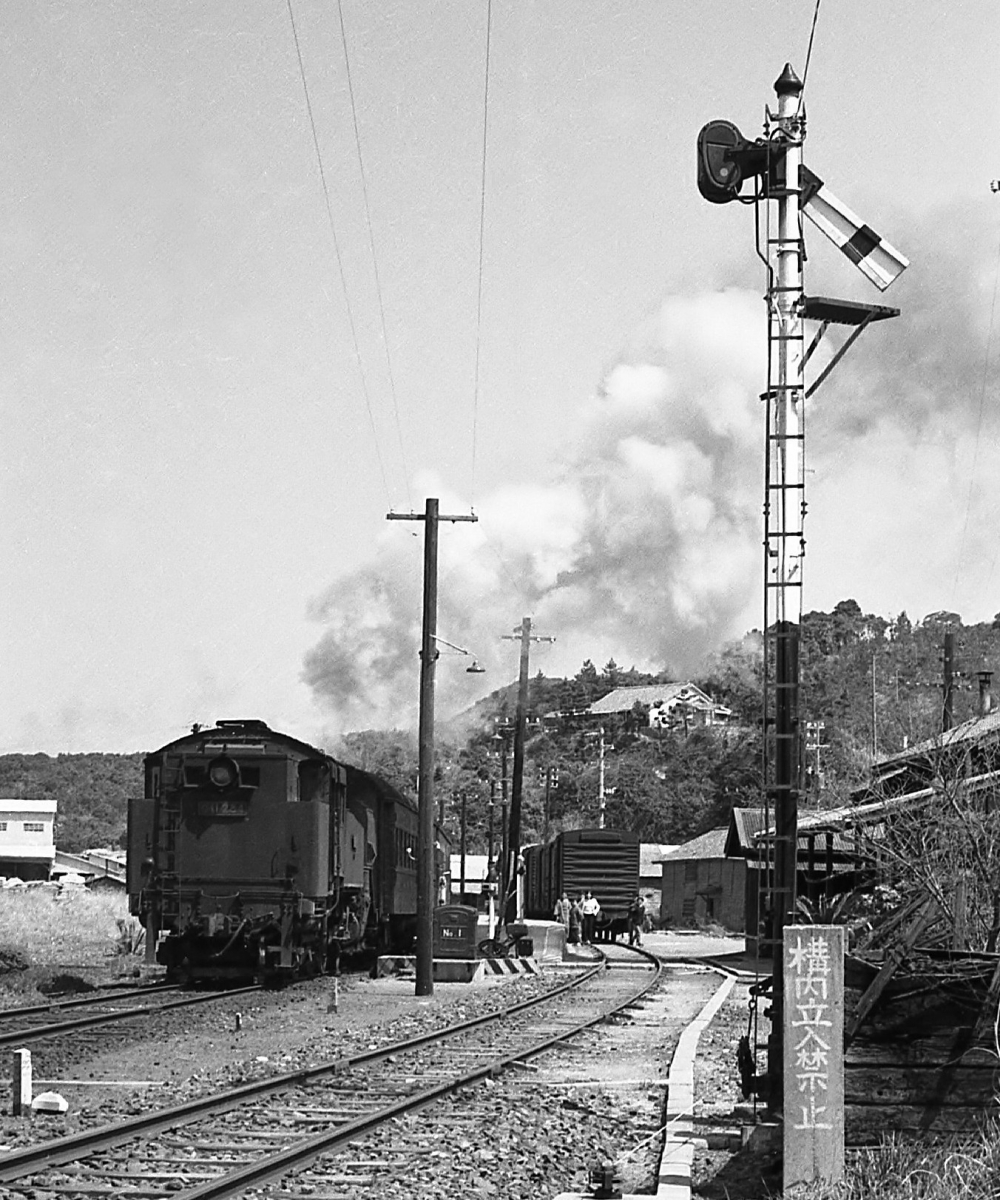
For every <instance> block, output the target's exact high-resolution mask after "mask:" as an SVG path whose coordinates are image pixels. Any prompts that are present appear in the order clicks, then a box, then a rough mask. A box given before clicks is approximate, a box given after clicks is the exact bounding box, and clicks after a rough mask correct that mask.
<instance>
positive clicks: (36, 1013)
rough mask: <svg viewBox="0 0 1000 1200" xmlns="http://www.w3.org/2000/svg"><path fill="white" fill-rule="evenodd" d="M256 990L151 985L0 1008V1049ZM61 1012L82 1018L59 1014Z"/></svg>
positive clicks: (256, 988) (255, 986) (254, 987)
mask: <svg viewBox="0 0 1000 1200" xmlns="http://www.w3.org/2000/svg"><path fill="white" fill-rule="evenodd" d="M258 991H260V987H259V986H258V985H254V986H252V987H245V988H232V989H229V990H228V991H222V992H187V993H183V994H182V989H181V988H179V987H177V986H175V985H173V984H154V985H152V986H149V987H144V988H132V989H131V990H124V991H121V992H116V993H105V992H102V993H90V994H88V995H86V996H81V997H75V998H74V999H72V1000H55V1001H52V1002H50V1003H47V1004H32V1005H24V1006H20V1007H16V1008H5V1009H0V1047H2V1046H24V1045H27V1044H29V1043H31V1042H38V1041H42V1040H44V1039H47V1038H56V1037H62V1036H65V1035H67V1034H72V1033H76V1032H78V1031H80V1030H83V1029H90V1028H92V1027H94V1026H98V1025H110V1024H115V1023H117V1022H119V1021H130V1020H136V1019H139V1018H142V1017H155V1016H158V1015H159V1014H160V1013H164V1012H168V1011H170V1010H171V1009H175V1008H187V1007H190V1006H191V1005H197V1004H208V1003H211V1002H212V1001H213V1000H222V999H229V998H231V997H234V996H241V995H243V994H245V993H247V992H258ZM147 997H148V998H149V999H150V1003H148V1004H136V999H137V998H141V999H143V1000H145V999H146V998H147ZM63 1013H72V1014H77V1013H79V1014H81V1015H62V1014H63Z"/></svg>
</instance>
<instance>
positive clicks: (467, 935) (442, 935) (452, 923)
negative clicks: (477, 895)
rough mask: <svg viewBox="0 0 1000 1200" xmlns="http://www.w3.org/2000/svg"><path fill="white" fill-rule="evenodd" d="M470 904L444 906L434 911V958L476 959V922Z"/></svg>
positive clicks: (476, 915)
mask: <svg viewBox="0 0 1000 1200" xmlns="http://www.w3.org/2000/svg"><path fill="white" fill-rule="evenodd" d="M478 916H479V914H478V913H477V912H476V910H475V909H474V908H473V907H472V906H471V905H469V904H442V905H441V906H440V907H439V908H436V909H435V910H434V957H435V958H475V957H476V920H477V918H478Z"/></svg>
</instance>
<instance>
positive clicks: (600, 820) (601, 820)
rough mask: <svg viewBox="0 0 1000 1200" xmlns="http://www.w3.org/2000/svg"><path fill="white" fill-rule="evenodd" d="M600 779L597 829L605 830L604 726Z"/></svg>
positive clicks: (602, 728)
mask: <svg viewBox="0 0 1000 1200" xmlns="http://www.w3.org/2000/svg"><path fill="white" fill-rule="evenodd" d="M598 779H599V783H598V788H597V791H598V804H599V808H598V814H597V828H598V829H603V828H604V808H605V803H604V726H603V725H602V726H601V742H600V766H599V768H598Z"/></svg>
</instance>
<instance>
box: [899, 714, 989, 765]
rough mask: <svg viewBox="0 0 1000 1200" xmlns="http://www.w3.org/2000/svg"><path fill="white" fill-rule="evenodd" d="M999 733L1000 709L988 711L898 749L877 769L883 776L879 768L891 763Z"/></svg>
mask: <svg viewBox="0 0 1000 1200" xmlns="http://www.w3.org/2000/svg"><path fill="white" fill-rule="evenodd" d="M998 734H1000V709H997V710H996V711H995V712H991V713H987V714H986V716H985V717H973V718H972V719H971V720H969V721H963V722H962V723H961V725H954V726H952V728H951V729H946V730H944V731H942V732H941V733H939V734H936V735H935V736H934V737H932V738H927V739H926V740H925V741H922V742H916V743H915V744H914V745H912V746H908V747H907V748H906V749H905V750H897V751H896V753H895V754H887V755H886V756H885V757H884V758H880V759H879V760H878V761H877V762H876V763H875V770H876V771H877V772H879V774H880V776H881V774H882V772H881V771H880V770H879V768H881V767H883V766H888V765H890V764H891V763H899V762H907V761H908V760H909V759H913V758H919V757H920V756H922V755H924V754H929V753H933V752H934V751H939V750H942V749H944V748H945V747H947V746H955V745H962V744H963V743H964V742H976V741H979V740H980V739H982V738H987V737H991V736H992V737H995V736H997V735H998Z"/></svg>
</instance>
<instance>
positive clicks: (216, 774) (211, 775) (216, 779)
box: [208, 754, 240, 792]
mask: <svg viewBox="0 0 1000 1200" xmlns="http://www.w3.org/2000/svg"><path fill="white" fill-rule="evenodd" d="M239 781H240V769H239V767H238V766H237V765H236V763H234V762H233V760H232V759H231V758H226V756H225V755H221V754H220V755H219V757H218V758H213V759H212V761H211V762H210V763H209V764H208V782H209V783H210V784H211V785H212V787H214V788H218V790H219V791H220V792H224V791H226V790H227V789H228V788H233V787H236V785H237V784H238V783H239Z"/></svg>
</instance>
